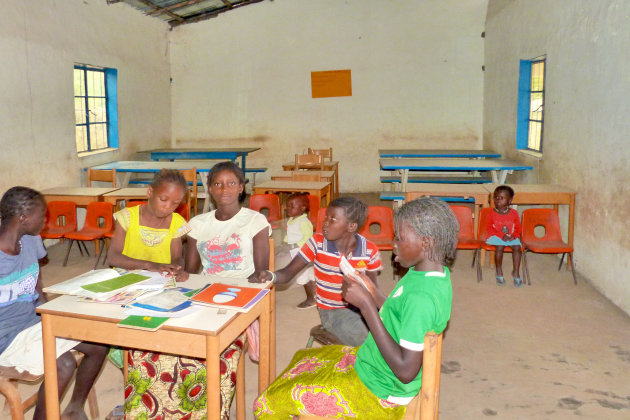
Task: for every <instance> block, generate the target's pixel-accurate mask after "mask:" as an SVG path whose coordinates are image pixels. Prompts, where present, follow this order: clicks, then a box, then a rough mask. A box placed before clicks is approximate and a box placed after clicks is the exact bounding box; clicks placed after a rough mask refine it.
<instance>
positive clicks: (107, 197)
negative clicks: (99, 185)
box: [103, 187, 148, 207]
mask: <svg viewBox="0 0 630 420" xmlns="http://www.w3.org/2000/svg"><path fill="white" fill-rule="evenodd" d="M147 190H148V187H138V188H131V187H130V188H120V189H119V190H116V191H112V192H110V193H107V194H103V201H105V202H106V203H112V204H113V205H114V207H116V206H117V204H118V202H119V201H122V200H146V199H147Z"/></svg>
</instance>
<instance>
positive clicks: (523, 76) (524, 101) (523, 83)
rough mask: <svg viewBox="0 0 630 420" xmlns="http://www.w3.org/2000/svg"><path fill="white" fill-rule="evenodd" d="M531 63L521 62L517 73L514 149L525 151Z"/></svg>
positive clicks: (527, 61) (527, 131) (527, 132)
mask: <svg viewBox="0 0 630 420" xmlns="http://www.w3.org/2000/svg"><path fill="white" fill-rule="evenodd" d="M531 80H532V62H531V61H529V60H521V62H520V66H519V71H518V105H517V108H516V148H517V149H527V136H528V134H529V97H530V85H531Z"/></svg>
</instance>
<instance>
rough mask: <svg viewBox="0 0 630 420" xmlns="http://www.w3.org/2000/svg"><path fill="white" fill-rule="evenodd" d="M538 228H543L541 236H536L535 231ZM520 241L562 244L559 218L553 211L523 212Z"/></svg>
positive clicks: (536, 210) (528, 210) (530, 210)
mask: <svg viewBox="0 0 630 420" xmlns="http://www.w3.org/2000/svg"><path fill="white" fill-rule="evenodd" d="M538 226H542V227H544V234H543V236H536V233H535V229H536V227H538ZM522 230H523V233H522V240H523V242H524V243H527V242H529V241H560V242H562V231H561V230H560V218H559V217H558V212H557V211H556V210H554V209H527V210H523V226H522Z"/></svg>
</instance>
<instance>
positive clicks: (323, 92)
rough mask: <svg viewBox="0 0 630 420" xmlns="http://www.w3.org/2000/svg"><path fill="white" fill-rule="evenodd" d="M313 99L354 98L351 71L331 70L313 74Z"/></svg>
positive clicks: (313, 72)
mask: <svg viewBox="0 0 630 420" xmlns="http://www.w3.org/2000/svg"><path fill="white" fill-rule="evenodd" d="M311 90H312V93H313V98H331V97H335V96H352V77H351V74H350V70H349V69H348V70H329V71H312V72H311Z"/></svg>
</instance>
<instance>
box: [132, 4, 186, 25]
mask: <svg viewBox="0 0 630 420" xmlns="http://www.w3.org/2000/svg"><path fill="white" fill-rule="evenodd" d="M138 1H139V2H140V3H142V4H145V5H147V6H149V7H150V8H152V9H153V11H151V12H147V15H148V14H149V13H151V14H165V15H168V16H170V17H171V18H173V19H174V20H176V21H178V22H184V20H185V19H184V18H183V17H181V16H179V15H176V14H175V13H173V12H171V11H170V10H166V8H165V7H159V6H156V5H155V4H153V3H151V2H150V1H149V0H138ZM170 22H172V21H169V23H170Z"/></svg>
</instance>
